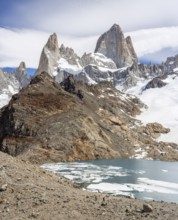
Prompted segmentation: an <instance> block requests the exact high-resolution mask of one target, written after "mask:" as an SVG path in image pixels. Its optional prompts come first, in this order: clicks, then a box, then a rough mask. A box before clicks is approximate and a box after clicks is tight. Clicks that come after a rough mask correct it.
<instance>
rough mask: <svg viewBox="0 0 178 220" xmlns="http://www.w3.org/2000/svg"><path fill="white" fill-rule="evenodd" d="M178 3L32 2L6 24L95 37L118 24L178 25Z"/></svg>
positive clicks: (16, 10)
mask: <svg viewBox="0 0 178 220" xmlns="http://www.w3.org/2000/svg"><path fill="white" fill-rule="evenodd" d="M177 5H178V3H177V0H171V1H170V0H164V1H162V0H156V1H155V0H149V1H147V0H134V1H133V0H110V1H108V0H65V1H63V0H50V1H49V0H38V1H36V0H31V1H20V4H18V1H17V3H16V4H15V7H14V9H13V10H11V13H9V14H8V13H7V15H6V17H5V18H3V21H4V22H6V23H8V24H9V25H11V26H13V27H19V26H20V27H24V28H31V29H34V28H35V29H39V30H45V31H50V32H54V31H55V32H58V33H60V34H64V35H67V34H68V35H75V36H87V35H88V36H91V35H95V34H100V33H102V32H103V31H105V30H107V29H108V28H109V27H110V26H111V25H112V24H113V23H118V24H119V25H120V26H121V27H122V28H123V30H124V31H133V30H138V29H143V28H155V27H163V26H178V16H177Z"/></svg>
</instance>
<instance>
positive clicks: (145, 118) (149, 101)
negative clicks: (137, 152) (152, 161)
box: [128, 74, 178, 144]
mask: <svg viewBox="0 0 178 220" xmlns="http://www.w3.org/2000/svg"><path fill="white" fill-rule="evenodd" d="M164 82H166V83H168V84H167V85H166V86H164V87H162V88H154V89H147V90H146V91H143V92H141V89H142V88H143V87H144V85H146V83H147V82H146V81H140V83H138V86H136V87H133V88H131V89H130V90H128V93H131V94H134V95H137V96H138V97H139V98H140V99H141V100H142V102H143V103H145V104H146V105H147V106H148V109H145V110H143V113H142V114H141V115H139V116H138V117H137V119H140V120H141V121H142V122H143V123H144V124H146V123H149V122H158V123H161V124H162V125H163V126H165V127H167V128H170V129H171V131H170V132H169V133H168V134H164V135H161V137H160V138H159V139H158V140H159V141H167V142H175V143H177V144H178V135H177V134H178V76H177V75H175V74H173V75H169V76H168V78H167V79H165V80H164Z"/></svg>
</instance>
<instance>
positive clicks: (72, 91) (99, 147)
mask: <svg viewBox="0 0 178 220" xmlns="http://www.w3.org/2000/svg"><path fill="white" fill-rule="evenodd" d="M141 107H143V104H142V103H141V102H140V101H139V100H138V99H137V98H135V97H133V96H130V95H125V94H123V93H121V92H119V91H118V90H116V89H115V88H114V87H113V86H112V83H110V82H102V83H100V84H97V85H91V86H89V85H87V84H85V83H82V82H80V81H76V80H75V78H74V77H73V76H71V75H70V76H69V77H68V78H67V79H66V80H65V81H63V82H62V83H61V84H58V83H56V82H55V81H54V80H53V79H52V78H51V77H50V76H49V74H48V73H46V72H43V73H41V74H39V75H37V76H36V77H35V78H33V79H32V81H31V83H30V84H29V85H28V86H27V87H26V88H24V89H22V90H21V91H20V93H19V94H17V95H14V96H13V97H12V100H11V101H10V103H9V105H8V106H5V107H4V108H2V109H1V111H0V150H1V151H3V152H6V153H9V154H11V155H13V156H17V155H19V156H22V157H23V158H26V159H28V160H30V161H31V162H34V163H45V162H49V161H55V162H57V161H74V160H87V159H96V158H116V157H117V158H119V157H122V158H123V157H130V156H134V154H135V152H136V151H135V150H136V149H137V148H138V146H140V147H142V148H144V149H150V152H149V150H148V156H149V157H150V156H151V155H153V156H154V157H156V158H157V159H158V158H159V159H165V158H162V157H161V156H160V155H159V154H156V153H155V152H153V154H152V153H151V152H152V150H153V149H154V148H155V149H160V148H161V149H162V148H164V151H165V152H166V149H168V146H167V145H166V144H164V143H161V144H160V143H158V142H155V141H154V140H153V139H151V138H150V136H149V135H147V134H146V133H145V134H143V130H144V128H143V127H141V128H139V126H138V121H137V120H135V119H134V118H133V116H135V115H137V114H139V113H140V108H141ZM149 146H150V148H149ZM155 155H156V156H155ZM172 155H174V157H173V156H172ZM168 156H169V157H168ZM177 157H178V154H177V153H176V151H174V150H173V149H172V148H171V149H170V146H169V153H168V154H167V157H166V159H167V158H168V159H173V158H174V159H175V158H177Z"/></svg>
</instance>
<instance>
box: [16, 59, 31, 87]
mask: <svg viewBox="0 0 178 220" xmlns="http://www.w3.org/2000/svg"><path fill="white" fill-rule="evenodd" d="M12 74H13V75H14V76H15V78H16V79H17V80H18V81H19V83H20V88H23V87H25V86H27V85H28V84H29V83H30V77H29V76H28V75H27V70H26V64H25V62H24V61H22V62H21V63H20V65H19V67H18V68H17V69H16V70H15V71H14V72H13V73H12Z"/></svg>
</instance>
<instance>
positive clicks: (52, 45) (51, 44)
mask: <svg viewBox="0 0 178 220" xmlns="http://www.w3.org/2000/svg"><path fill="white" fill-rule="evenodd" d="M46 47H47V48H48V49H49V50H50V51H57V50H58V49H59V46H58V39H57V34H56V33H53V34H52V35H50V37H49V39H48V41H47V43H46Z"/></svg>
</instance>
